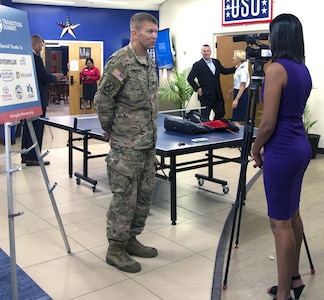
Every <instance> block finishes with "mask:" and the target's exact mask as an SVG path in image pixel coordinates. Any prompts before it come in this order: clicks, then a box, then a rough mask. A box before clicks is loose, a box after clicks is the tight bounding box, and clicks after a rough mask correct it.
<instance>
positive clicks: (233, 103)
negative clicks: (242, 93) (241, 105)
mask: <svg viewBox="0 0 324 300" xmlns="http://www.w3.org/2000/svg"><path fill="white" fill-rule="evenodd" d="M237 106H238V100H237V99H234V100H233V102H232V108H233V109H234V108H236V107H237Z"/></svg>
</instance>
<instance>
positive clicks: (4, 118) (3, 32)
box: [0, 5, 42, 124]
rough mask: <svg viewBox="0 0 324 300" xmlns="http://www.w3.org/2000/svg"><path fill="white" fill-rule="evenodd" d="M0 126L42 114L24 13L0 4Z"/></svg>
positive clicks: (26, 19)
mask: <svg viewBox="0 0 324 300" xmlns="http://www.w3.org/2000/svg"><path fill="white" fill-rule="evenodd" d="M0 82H1V84H0V86H1V88H0V95H1V96H0V124H4V123H6V122H13V123H14V122H16V121H19V120H23V119H27V118H33V117H36V116H40V115H41V114H42V107H41V102H40V97H39V92H38V83H37V80H36V71H35V63H34V54H33V51H32V48H31V41H30V33H29V24H28V18H27V13H26V12H24V11H21V10H18V9H14V8H11V7H7V6H4V5H0Z"/></svg>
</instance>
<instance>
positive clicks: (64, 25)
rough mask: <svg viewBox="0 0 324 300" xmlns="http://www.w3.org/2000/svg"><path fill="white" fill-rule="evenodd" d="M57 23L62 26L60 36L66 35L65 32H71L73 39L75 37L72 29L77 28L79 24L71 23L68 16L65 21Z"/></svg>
mask: <svg viewBox="0 0 324 300" xmlns="http://www.w3.org/2000/svg"><path fill="white" fill-rule="evenodd" d="M57 24H58V25H59V26H60V27H62V28H63V29H62V33H61V36H60V38H61V37H62V36H64V35H66V34H67V33H69V34H71V35H72V36H73V37H74V38H75V39H76V36H75V33H74V29H75V28H77V27H78V26H80V24H73V23H71V20H70V17H69V16H67V17H66V21H65V23H61V22H57Z"/></svg>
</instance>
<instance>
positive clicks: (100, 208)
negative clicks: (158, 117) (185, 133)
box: [0, 112, 324, 300]
mask: <svg viewBox="0 0 324 300" xmlns="http://www.w3.org/2000/svg"><path fill="white" fill-rule="evenodd" d="M50 113H51V112H50ZM52 133H53V137H52V136H51V134H50V131H49V128H48V127H46V128H45V136H44V148H43V150H44V151H45V150H47V149H48V150H49V154H48V156H46V159H48V160H50V161H51V164H50V165H49V166H47V167H46V170H47V174H48V176H49V179H50V181H51V182H53V183H54V182H56V183H57V187H56V188H55V189H54V196H55V200H56V203H57V205H58V208H59V212H60V216H61V218H62V221H63V225H64V229H65V231H66V234H67V237H68V241H69V244H70V246H71V249H72V252H71V254H68V253H67V252H66V248H65V245H64V242H63V239H62V235H61V232H60V230H59V228H58V223H57V220H56V218H55V214H54V211H53V208H52V206H51V202H50V198H49V195H48V193H47V190H46V187H45V184H44V181H43V179H42V173H41V170H40V168H39V167H26V166H25V165H22V170H21V171H19V172H15V173H14V174H13V176H12V179H13V193H14V203H15V210H16V211H17V212H18V211H23V212H24V214H23V215H22V216H20V217H17V218H15V241H16V251H17V263H18V264H19V265H20V266H21V267H22V268H23V269H24V271H25V272H26V273H27V274H28V275H29V276H31V277H32V278H33V279H34V280H35V281H36V282H37V283H38V284H39V285H40V286H41V287H42V288H43V289H44V290H45V291H46V292H47V293H48V294H49V295H50V296H51V297H53V299H59V300H61V299H91V300H93V299H121V300H123V299H125V300H129V299H132V300H136V299H141V300H143V299H145V300H157V299H163V300H182V299H183V300H190V299H192V300H202V299H206V300H207V299H210V298H211V287H212V281H213V272H214V264H215V254H216V248H217V246H218V241H219V238H220V235H221V232H222V229H223V225H224V222H225V220H226V217H227V214H228V212H229V211H230V209H231V207H232V204H233V201H234V200H235V198H236V189H237V184H238V177H239V171H240V166H239V165H238V164H235V163H228V164H223V165H218V166H215V167H214V169H215V174H217V175H218V177H220V178H223V179H226V180H227V181H228V182H229V187H230V191H229V193H228V194H226V195H225V194H223V192H222V188H221V186H219V185H216V184H214V183H210V182H205V184H204V185H203V186H202V187H199V186H198V184H197V180H196V178H195V176H194V173H198V172H199V173H204V172H206V170H204V169H198V170H194V171H188V172H182V173H179V175H178V186H177V188H178V198H177V200H178V220H177V225H176V226H172V225H171V222H170V203H169V184H168V182H165V181H162V180H159V179H157V180H156V185H155V197H154V202H153V206H152V209H151V213H150V216H149V218H148V220H147V226H146V228H145V231H144V232H143V234H142V235H141V236H140V237H139V239H140V240H141V241H142V242H144V243H146V244H149V245H153V246H155V247H156V248H158V250H159V255H158V257H156V258H153V259H143V258H138V261H139V262H140V263H141V265H142V271H141V272H140V273H137V274H128V273H124V272H121V271H118V270H117V269H115V268H113V267H111V266H109V265H107V264H106V263H105V254H106V250H107V241H106V236H105V222H106V220H105V219H106V210H107V207H108V205H109V202H110V200H111V192H110V189H109V187H108V185H107V177H106V167H105V162H104V160H103V158H96V159H92V160H91V161H90V163H89V175H90V176H91V177H93V178H95V179H97V180H98V185H97V190H96V192H95V193H93V191H92V189H91V186H90V185H89V184H88V183H86V182H82V181H81V184H80V185H77V184H76V181H75V179H74V178H69V176H68V175H67V148H66V147H65V144H66V140H67V134H66V132H64V131H60V130H59V129H54V128H52ZM19 146H20V141H19V139H17V142H16V145H14V146H13V148H17V149H19ZM90 147H91V149H90V151H92V152H94V153H96V152H98V153H103V152H105V151H108V144H106V143H100V142H98V141H97V143H93V144H92V145H91V146H90ZM0 151H1V153H2V154H1V156H2V158H3V153H4V147H3V146H0ZM219 153H220V154H221V155H228V156H236V155H237V154H238V149H235V148H226V149H222V150H219ZM199 155H202V154H197V155H196V156H199ZM196 156H195V158H196ZM75 157H76V159H75V162H74V171H82V155H81V153H77V152H76V153H75ZM12 162H13V165H14V166H20V165H21V164H20V157H19V155H15V156H13V157H12ZM255 172H256V170H255V169H253V167H252V166H250V165H249V166H248V171H247V177H248V178H251V177H252V176H253V174H255ZM323 177H324V155H320V154H319V155H318V156H317V158H316V159H314V160H312V161H311V164H310V166H309V168H308V170H307V173H306V176H305V181H304V187H303V192H302V205H301V212H302V216H303V218H304V225H305V234H306V238H307V242H308V244H309V248H310V253H311V257H312V260H313V262H314V266H315V269H316V271H317V272H316V273H315V275H311V274H310V268H309V261H308V258H307V256H306V253H305V248H304V247H303V251H302V255H301V268H300V270H301V275H302V276H303V279H304V282H305V284H306V288H305V290H304V292H303V294H302V296H301V299H305V300H307V299H309V300H310V299H323V293H322V285H323V281H324V275H323V272H322V270H323V269H324V255H323V247H322V246H323V241H322V234H321V228H323V226H324V218H323V215H324V205H323V201H322V197H323V194H324V185H323V182H324V178H323ZM0 180H1V182H2V183H4V182H6V166H5V160H4V159H1V160H0ZM6 194H7V190H6V185H5V184H1V186H0V227H1V232H0V247H1V248H2V249H3V250H4V251H6V252H7V253H9V234H8V216H7V195H6ZM239 232H240V236H239V245H240V247H239V248H238V249H233V250H232V254H231V261H230V268H229V274H228V282H227V284H228V288H227V290H226V291H223V292H222V297H221V299H227V300H234V299H240V300H245V299H246V300H248V299H272V298H271V297H270V296H269V295H267V294H266V288H267V286H270V285H273V284H275V283H276V259H275V249H274V243H273V237H272V233H271V232H270V229H269V224H268V218H267V216H266V204H265V197H264V191H263V185H262V177H260V178H259V179H258V180H257V181H256V182H255V184H254V185H253V187H252V188H251V190H250V191H249V193H248V195H247V201H246V205H245V206H244V207H243V212H242V220H241V224H240V231H239ZM227 250H228V249H227ZM227 250H226V254H227ZM271 256H274V259H272V258H271ZM225 261H226V257H225ZM222 275H223V274H218V276H222ZM216 300H218V299H216Z"/></svg>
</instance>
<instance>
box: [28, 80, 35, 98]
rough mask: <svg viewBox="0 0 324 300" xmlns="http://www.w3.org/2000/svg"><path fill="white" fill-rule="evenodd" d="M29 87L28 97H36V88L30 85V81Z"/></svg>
mask: <svg viewBox="0 0 324 300" xmlns="http://www.w3.org/2000/svg"><path fill="white" fill-rule="evenodd" d="M26 88H27V97H28V98H34V96H35V95H34V89H33V87H32V86H31V85H30V83H29V84H28V85H27V86H26Z"/></svg>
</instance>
